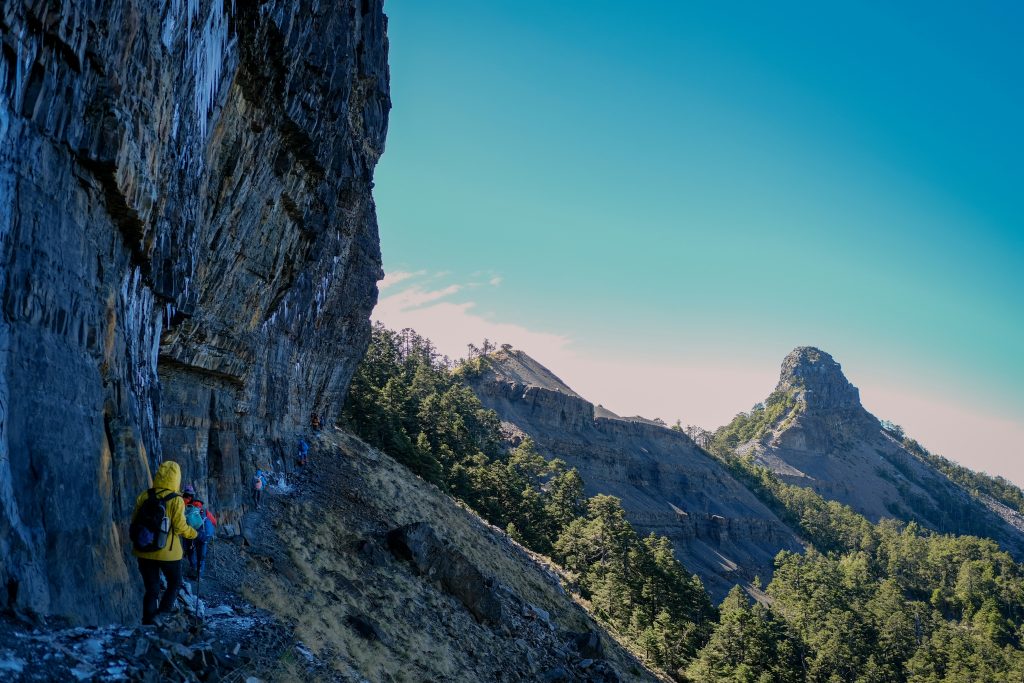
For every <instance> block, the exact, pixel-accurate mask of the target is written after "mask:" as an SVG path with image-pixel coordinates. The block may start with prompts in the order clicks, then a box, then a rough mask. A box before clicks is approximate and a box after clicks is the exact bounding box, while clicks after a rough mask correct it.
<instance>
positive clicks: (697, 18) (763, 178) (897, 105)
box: [376, 0, 1024, 483]
mask: <svg viewBox="0 0 1024 683" xmlns="http://www.w3.org/2000/svg"><path fill="white" fill-rule="evenodd" d="M386 10H387V13H388V14H389V16H390V23H389V36H390V40H391V69H392V98H393V101H394V109H393V111H392V119H391V128H390V132H389V137H388V148H387V152H386V153H385V156H384V158H383V160H382V161H381V164H380V166H379V167H378V171H377V176H376V182H377V185H376V198H377V205H378V213H379V218H380V227H381V241H382V250H383V253H384V264H385V271H386V272H387V273H389V275H390V278H389V281H388V283H387V285H388V286H387V287H386V288H385V289H384V290H383V291H382V304H381V307H380V309H379V310H378V314H377V316H378V317H379V318H381V319H383V320H384V321H385V322H387V323H388V324H391V325H403V324H413V323H415V326H418V327H419V328H420V331H421V332H423V333H426V334H428V336H431V337H436V339H435V341H438V343H439V344H440V345H441V346H442V348H443V349H445V350H446V351H448V352H449V353H452V354H457V353H460V352H461V350H462V349H464V345H465V343H466V342H469V341H476V342H479V340H480V339H481V337H482V336H483V335H484V334H489V335H492V336H497V335H499V334H500V335H504V336H503V337H501V338H497V339H496V341H499V342H502V341H509V342H511V343H514V344H516V345H518V346H522V347H523V348H524V349H525V350H526V351H527V352H529V353H531V354H532V355H534V356H536V357H537V358H538V360H540V361H541V362H543V363H545V364H547V365H549V366H550V367H551V369H552V370H554V371H555V372H556V373H558V374H560V375H562V376H563V379H565V380H566V381H567V382H568V383H569V384H570V385H572V386H574V388H576V389H577V390H578V391H580V392H581V393H583V394H584V395H585V396H587V397H588V398H590V399H591V400H593V401H595V402H600V403H603V404H605V405H606V406H609V407H611V408H612V409H613V410H616V411H617V412H622V413H627V414H633V413H643V414H647V415H649V416H652V415H658V416H660V417H662V418H664V419H667V420H674V419H675V418H681V419H682V420H683V422H684V423H688V422H692V423H697V424H704V425H705V426H715V425H717V424H721V423H722V422H725V421H727V420H728V419H729V418H730V417H731V416H732V415H733V414H734V413H735V412H737V411H739V410H743V409H747V408H749V407H750V405H751V404H752V403H754V402H755V401H757V400H759V399H760V398H763V397H764V396H765V395H766V394H767V393H768V392H769V391H770V390H771V388H772V386H773V385H774V382H775V378H776V376H777V372H778V365H779V362H780V361H781V359H782V357H783V356H784V355H785V354H786V353H787V352H788V351H789V350H790V349H791V348H792V347H794V346H797V345H801V344H813V345H817V346H820V347H822V348H824V349H825V350H827V351H829V352H830V353H832V354H833V355H834V356H835V357H836V359H837V360H839V361H840V362H841V363H842V364H843V365H844V368H845V369H846V371H847V374H848V376H849V377H850V378H851V380H852V381H853V382H854V383H855V384H857V385H858V386H859V387H860V388H861V390H862V395H863V398H864V402H865V404H866V406H867V407H868V408H869V409H870V410H872V411H873V412H875V413H876V414H878V415H879V416H880V417H888V418H891V419H893V420H895V421H897V422H901V423H903V424H904V426H906V427H907V429H908V431H910V432H911V433H913V434H915V435H916V436H918V437H919V438H920V439H921V440H922V441H923V442H924V443H925V444H926V445H928V446H929V447H930V448H932V449H933V450H935V451H938V452H941V453H943V454H945V455H947V456H949V457H952V458H954V459H956V460H959V461H961V462H964V463H965V464H969V465H972V466H974V467H978V468H981V469H986V470H988V471H990V472H994V473H1001V474H1004V475H1006V476H1009V477H1011V478H1013V479H1014V480H1016V481H1018V483H1024V458H1022V456H1024V452H1022V451H1024V447H1022V446H1021V444H1022V443H1024V392H1021V390H1020V387H1021V385H1022V382H1024V356H1022V353H1021V352H1022V350H1024V303H1022V302H1024V278H1022V277H1021V275H1020V274H1019V271H1020V270H1021V265H1022V264H1024V208H1022V206H1021V195H1022V194H1024V193H1022V192H1021V188H1024V132H1022V126H1021V123H1020V122H1021V121H1024V51H1022V50H1021V49H1020V45H1022V44H1024V5H1020V4H1018V3H1006V2H1004V3H970V4H969V5H968V4H964V3H953V2H948V3H943V2H929V3H899V4H896V3H880V2H879V3H870V2H857V3H852V2H851V3H828V6H827V7H825V6H813V5H809V4H808V3H799V4H797V3H711V2H707V3H689V2H687V3H683V2H667V1H658V0H654V1H651V2H647V3H641V4H636V5H631V4H624V3H621V2H615V3H612V2H603V1H601V0H592V1H588V2H571V1H564V2H557V3H553V2H533V1H530V0H523V1H517V2H505V1H499V0H489V1H488V2H479V1H474V2H468V1H463V0H446V1H445V2H439V1H438V2H433V1H428V0H389V2H388V4H387V8H386ZM412 273H415V274H416V275H414V276H411V277H404V276H403V275H400V274H412ZM396 276H397V277H396ZM403 277H404V279H403ZM398 280H401V282H399V281H398Z"/></svg>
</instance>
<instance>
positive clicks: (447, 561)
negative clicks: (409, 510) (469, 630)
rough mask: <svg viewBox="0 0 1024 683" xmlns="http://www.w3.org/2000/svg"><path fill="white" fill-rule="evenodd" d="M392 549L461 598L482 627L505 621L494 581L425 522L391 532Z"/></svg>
mask: <svg viewBox="0 0 1024 683" xmlns="http://www.w3.org/2000/svg"><path fill="white" fill-rule="evenodd" d="M387 542H388V548H389V549H390V550H391V552H392V553H393V554H394V555H395V556H396V557H398V558H399V559H402V560H405V561H407V562H409V563H410V564H411V565H412V566H413V568H415V569H416V571H417V572H419V573H420V574H422V575H423V576H426V577H428V578H429V579H431V580H433V581H436V582H437V583H438V584H439V585H440V586H441V588H443V589H444V590H445V591H447V592H448V593H450V594H451V595H453V596H455V597H456V598H458V599H459V600H460V601H461V602H462V604H464V605H465V606H466V609H468V610H469V611H470V613H471V614H472V615H473V616H474V617H476V619H477V621H480V622H481V623H489V624H492V625H496V624H500V623H501V621H502V605H501V600H500V599H499V598H498V596H497V593H496V591H495V582H494V579H493V578H491V577H488V576H485V575H484V574H483V572H481V571H480V570H479V569H477V568H476V566H474V565H473V563H471V562H470V561H469V559H468V558H466V556H465V555H463V554H462V553H461V552H459V551H458V550H457V549H456V548H454V547H453V546H450V545H448V544H447V543H445V542H443V541H442V540H441V539H439V538H438V537H437V534H435V533H434V530H433V528H431V526H430V525H429V524H426V523H425V522H416V523H414V524H409V525H406V526H403V527H399V528H397V529H394V530H392V531H390V532H388V535H387Z"/></svg>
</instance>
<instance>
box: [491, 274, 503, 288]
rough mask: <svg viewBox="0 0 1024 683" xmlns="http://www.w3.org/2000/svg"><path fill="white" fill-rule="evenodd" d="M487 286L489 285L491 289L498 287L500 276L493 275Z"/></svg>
mask: <svg viewBox="0 0 1024 683" xmlns="http://www.w3.org/2000/svg"><path fill="white" fill-rule="evenodd" d="M488 284H489V285H490V286H491V287H497V286H498V285H500V284H501V276H500V275H495V276H494V277H492V278H491V279H490V280H489V281H488Z"/></svg>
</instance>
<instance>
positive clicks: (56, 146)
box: [0, 0, 389, 622]
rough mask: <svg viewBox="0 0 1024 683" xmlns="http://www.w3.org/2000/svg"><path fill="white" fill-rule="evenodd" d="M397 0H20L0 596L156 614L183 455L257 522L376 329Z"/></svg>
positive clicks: (0, 242)
mask: <svg viewBox="0 0 1024 683" xmlns="http://www.w3.org/2000/svg"><path fill="white" fill-rule="evenodd" d="M385 28H386V24H385V18H384V16H383V12H382V7H381V2H380V0H361V1H358V2H357V1H356V0H343V1H341V2H335V3H322V2H319V1H318V0H299V1H295V2H283V1H278V0H265V1H261V2H253V3H234V2H228V1H227V0H172V1H170V2H145V1H139V0H135V1H128V0H112V1H111V2H104V3H99V2H89V1H86V2H79V3H62V2H57V3H35V2H28V0H0V43H2V45H0V305H2V315H0V584H2V590H0V606H8V607H13V608H15V609H17V610H20V611H22V612H35V613H39V614H59V615H63V616H67V617H71V618H72V619H75V620H77V621H80V622H103V621H107V620H112V619H120V620H133V619H135V618H137V615H136V614H135V612H136V604H135V603H136V599H135V592H136V589H137V586H136V585H135V582H136V581H137V579H136V576H135V575H136V572H135V571H134V569H133V566H132V565H133V562H132V561H131V558H130V557H129V555H128V549H127V540H126V539H127V536H126V523H127V518H128V515H129V514H130V511H131V505H132V503H133V501H134V497H135V495H136V493H137V492H138V491H139V490H140V489H142V488H145V487H146V486H147V485H148V482H149V478H150V472H151V471H152V469H153V467H154V466H155V465H156V464H157V463H158V462H160V461H161V460H162V459H164V458H172V459H175V460H177V461H178V462H180V463H181V465H182V469H183V473H184V479H185V480H186V481H193V482H195V483H196V484H197V485H198V487H199V489H200V494H201V495H202V496H203V497H205V499H206V500H207V501H208V503H209V504H210V505H211V507H213V508H214V509H215V510H216V511H218V512H219V513H220V514H221V518H222V520H223V522H224V523H225V526H227V527H228V528H230V527H232V525H234V524H236V523H237V520H238V519H239V517H240V513H241V511H242V507H243V504H244V493H245V488H246V487H245V486H244V482H246V481H247V479H248V477H249V475H250V474H251V472H252V470H253V469H254V467H255V466H256V465H258V464H259V465H264V466H266V465H272V464H274V463H276V462H278V461H281V460H285V458H283V455H284V454H286V453H288V452H290V449H291V448H292V445H293V443H294V441H293V438H294V434H295V433H296V431H297V430H299V429H301V428H302V427H303V425H304V424H307V423H308V419H309V415H310V413H311V412H318V413H327V414H331V413H336V412H337V410H338V408H339V407H340V405H341V403H342V402H343V400H344V396H345V392H346V389H347V385H348V381H349V379H350V377H351V374H352V371H353V369H354V366H355V364H356V363H357V362H358V360H359V359H360V357H361V355H362V352H363V350H364V348H365V345H366V343H367V340H368V335H369V326H368V315H369V312H370V310H371V308H372V306H373V305H374V303H375V300H376V287H375V282H376V280H377V279H378V278H379V277H380V275H381V271H380V256H379V246H378V244H379V243H378V239H377V228H376V221H375V214H374V205H373V200H372V197H371V187H372V172H373V168H374V165H375V164H376V162H377V159H378V157H379V156H380V154H381V153H382V151H383V145H384V135H385V131H386V126H387V113H388V109H389V99H388V71H387V61H386V57H387V55H386V52H387V42H386V37H385Z"/></svg>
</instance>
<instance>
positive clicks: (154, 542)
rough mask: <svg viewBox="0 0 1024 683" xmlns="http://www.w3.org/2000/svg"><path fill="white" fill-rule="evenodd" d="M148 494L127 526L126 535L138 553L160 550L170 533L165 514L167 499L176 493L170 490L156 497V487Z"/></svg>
mask: <svg viewBox="0 0 1024 683" xmlns="http://www.w3.org/2000/svg"><path fill="white" fill-rule="evenodd" d="M147 493H148V494H149V495H147V496H146V499H145V500H144V501H142V505H140V506H139V510H138V512H136V513H135V516H134V517H133V518H132V523H131V526H129V527H128V537H129V538H130V539H131V541H132V546H133V547H134V548H135V550H137V551H138V552H140V553H151V552H153V551H156V550H162V549H163V547H164V546H165V545H166V544H167V536H168V535H169V534H170V533H171V520H170V518H169V517H168V516H167V501H169V500H170V499H171V498H174V497H176V496H177V495H178V494H177V493H175V492H174V491H171V492H170V493H168V494H167V495H166V496H164V497H162V498H157V495H156V489H149V491H147Z"/></svg>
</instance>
